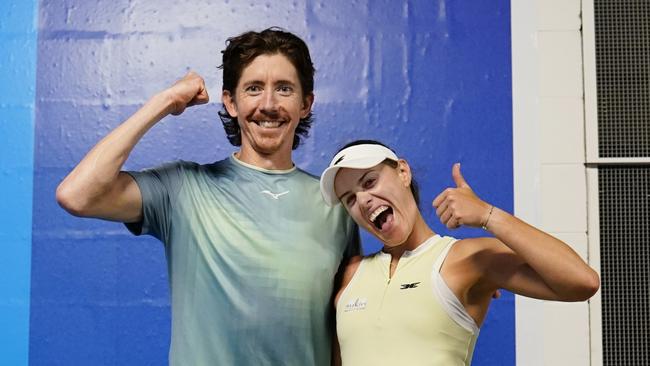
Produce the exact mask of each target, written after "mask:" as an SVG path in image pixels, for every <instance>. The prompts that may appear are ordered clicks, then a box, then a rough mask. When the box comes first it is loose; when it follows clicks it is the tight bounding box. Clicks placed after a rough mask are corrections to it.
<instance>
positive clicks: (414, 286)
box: [399, 282, 420, 290]
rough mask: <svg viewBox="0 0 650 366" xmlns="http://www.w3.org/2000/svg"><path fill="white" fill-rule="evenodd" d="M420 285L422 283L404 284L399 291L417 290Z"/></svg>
mask: <svg viewBox="0 0 650 366" xmlns="http://www.w3.org/2000/svg"><path fill="white" fill-rule="evenodd" d="M419 284H420V282H413V283H403V284H401V287H400V288H399V289H400V290H407V289H410V288H416V287H418V285H419Z"/></svg>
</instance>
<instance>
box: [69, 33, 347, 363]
mask: <svg viewBox="0 0 650 366" xmlns="http://www.w3.org/2000/svg"><path fill="white" fill-rule="evenodd" d="M222 68H223V74H224V76H223V79H224V81H223V92H222V101H223V105H224V110H223V111H222V112H220V116H221V118H222V122H223V124H224V128H225V129H226V133H227V135H228V138H229V140H230V142H231V143H232V144H233V145H236V146H240V148H239V151H237V152H236V153H234V154H233V155H232V156H230V157H228V158H226V159H224V160H222V161H218V162H216V163H213V164H208V165H199V164H195V163H190V162H175V163H171V164H166V165H163V166H161V167H158V168H155V169H150V170H146V171H143V172H123V171H121V168H122V165H123V163H124V162H125V161H126V159H127V157H128V156H129V153H130V152H131V150H132V149H133V147H134V146H135V145H136V144H137V143H138V141H139V140H140V138H141V137H142V136H143V135H144V134H145V133H146V132H147V131H148V130H149V129H150V128H151V127H153V126H154V125H155V124H156V123H157V122H158V121H160V120H161V119H162V118H163V117H165V116H166V115H168V114H172V115H179V114H181V113H182V112H183V111H184V110H185V108H186V107H189V106H193V105H198V104H204V103H207V102H208V93H207V90H206V88H205V85H204V82H203V80H202V78H201V77H200V76H198V75H196V74H194V73H189V74H187V75H186V76H185V77H184V78H183V79H181V80H179V81H178V82H176V83H175V84H174V85H173V86H171V87H170V88H168V89H167V90H165V91H163V92H161V93H159V94H157V95H155V96H153V97H152V98H151V99H150V100H149V101H148V102H147V103H146V104H145V105H144V106H143V107H142V108H141V109H140V110H138V111H137V112H136V113H135V114H134V115H132V116H131V117H130V118H129V119H127V120H126V121H125V122H123V123H122V124H121V125H120V126H118V127H117V128H116V129H115V130H113V131H112V132H111V133H110V134H108V135H107V136H106V137H105V138H104V139H103V140H101V141H100V142H99V143H98V144H97V145H96V146H95V147H94V148H93V149H92V150H91V151H90V152H89V153H88V154H87V155H86V156H85V157H84V159H83V160H82V161H81V162H80V163H79V164H78V165H77V166H76V167H75V168H74V170H73V171H72V172H71V173H70V174H69V175H68V176H67V177H66V178H65V179H64V180H63V182H62V183H61V184H60V186H59V187H58V189H57V200H58V201H59V203H60V204H61V206H62V207H64V208H65V209H66V210H67V211H69V212H70V213H72V214H74V215H78V216H84V217H98V218H103V219H107V220H113V221H121V222H125V223H126V225H127V227H128V228H129V230H131V231H132V232H133V233H135V234H136V235H139V234H150V235H153V236H155V237H157V238H159V239H160V240H161V241H162V242H163V243H164V244H165V253H166V256H167V261H168V270H169V277H170V284H171V297H172V299H171V301H172V341H171V349H170V356H169V357H170V364H173V365H280V364H281V365H285V364H295V365H326V364H329V362H330V343H331V331H330V329H329V323H328V322H329V320H330V307H329V306H330V298H331V294H332V290H333V278H334V275H335V274H336V272H337V269H338V268H339V265H340V264H341V261H342V260H343V259H344V258H347V257H349V256H350V255H351V254H353V252H354V251H355V250H356V248H357V247H358V242H357V240H358V233H357V228H356V226H355V225H354V223H353V222H352V221H351V220H349V219H348V217H347V215H346V214H345V213H344V211H342V210H332V209H329V208H327V207H326V206H325V204H324V203H323V202H322V198H321V197H320V194H319V184H318V180H317V178H315V177H313V176H311V175H309V174H307V173H305V172H303V171H301V170H299V169H297V168H296V167H295V166H294V164H293V162H292V159H291V156H292V150H293V149H295V148H296V147H297V146H298V144H299V142H300V137H299V136H300V135H306V132H307V131H308V129H309V127H310V123H311V107H312V104H313V101H314V95H313V74H314V69H313V65H312V62H311V58H310V56H309V50H308V48H307V46H306V45H305V44H304V42H303V41H302V40H301V39H300V38H298V37H296V36H295V35H293V34H291V33H288V32H284V31H282V30H279V29H276V28H271V29H267V30H264V31H262V32H259V33H258V32H247V33H244V34H242V35H240V36H238V37H233V38H230V39H229V40H228V42H227V47H226V49H225V50H224V51H223V65H222Z"/></svg>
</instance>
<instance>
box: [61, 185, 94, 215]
mask: <svg viewBox="0 0 650 366" xmlns="http://www.w3.org/2000/svg"><path fill="white" fill-rule="evenodd" d="M56 202H57V203H58V204H59V206H61V208H63V209H64V210H66V211H67V212H68V213H70V214H71V215H74V216H79V217H85V216H88V215H89V213H88V200H87V199H85V198H84V196H83V195H82V194H81V193H80V192H78V191H76V190H75V189H73V188H72V187H70V185H69V184H67V183H66V182H65V181H64V182H62V183H61V184H59V186H58V187H57V188H56Z"/></svg>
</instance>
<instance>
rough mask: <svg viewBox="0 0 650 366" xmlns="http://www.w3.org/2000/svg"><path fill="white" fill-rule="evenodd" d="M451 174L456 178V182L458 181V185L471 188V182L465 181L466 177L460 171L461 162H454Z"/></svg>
mask: <svg viewBox="0 0 650 366" xmlns="http://www.w3.org/2000/svg"><path fill="white" fill-rule="evenodd" d="M451 176H452V178H454V183H456V187H458V188H461V187H467V188H469V184H467V182H466V181H465V178H463V175H462V174H461V173H460V163H456V164H454V166H452V168H451Z"/></svg>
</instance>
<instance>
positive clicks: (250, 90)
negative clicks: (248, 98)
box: [245, 85, 262, 93]
mask: <svg viewBox="0 0 650 366" xmlns="http://www.w3.org/2000/svg"><path fill="white" fill-rule="evenodd" d="M245 90H246V92H247V93H259V92H261V91H262V88H260V87H259V86H257V85H249V86H247V87H246V89H245Z"/></svg>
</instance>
